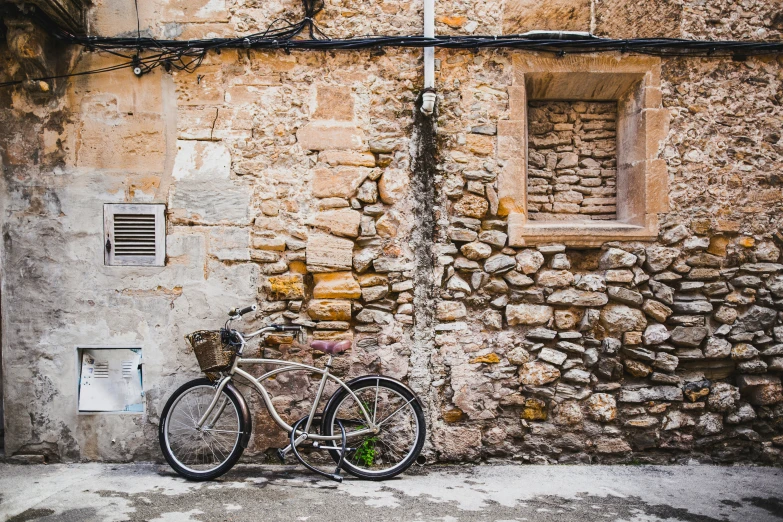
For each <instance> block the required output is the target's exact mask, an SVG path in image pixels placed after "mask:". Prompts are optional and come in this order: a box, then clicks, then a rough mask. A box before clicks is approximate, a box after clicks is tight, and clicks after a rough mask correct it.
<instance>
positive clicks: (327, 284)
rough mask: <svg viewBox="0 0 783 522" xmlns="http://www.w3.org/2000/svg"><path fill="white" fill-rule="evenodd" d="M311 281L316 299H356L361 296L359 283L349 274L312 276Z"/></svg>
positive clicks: (336, 273) (338, 273)
mask: <svg viewBox="0 0 783 522" xmlns="http://www.w3.org/2000/svg"><path fill="white" fill-rule="evenodd" d="M313 281H314V286H313V297H314V298H316V299H358V298H360V297H361V296H362V289H361V287H360V286H359V282H358V281H357V280H356V278H354V276H353V273H351V272H331V273H322V274H314V275H313Z"/></svg>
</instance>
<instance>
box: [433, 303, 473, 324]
mask: <svg viewBox="0 0 783 522" xmlns="http://www.w3.org/2000/svg"><path fill="white" fill-rule="evenodd" d="M467 315H468V312H467V309H466V308H465V304H464V303H462V302H460V301H440V302H439V303H438V304H437V306H436V308H435V317H436V318H437V319H438V321H456V320H457V319H464V318H465V317H467Z"/></svg>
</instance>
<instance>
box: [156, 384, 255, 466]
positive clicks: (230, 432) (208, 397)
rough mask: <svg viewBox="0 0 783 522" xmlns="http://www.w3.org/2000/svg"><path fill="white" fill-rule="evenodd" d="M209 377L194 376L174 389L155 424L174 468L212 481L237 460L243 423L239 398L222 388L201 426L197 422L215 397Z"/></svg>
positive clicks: (243, 428) (162, 446) (164, 454)
mask: <svg viewBox="0 0 783 522" xmlns="http://www.w3.org/2000/svg"><path fill="white" fill-rule="evenodd" d="M215 392H216V390H215V387H214V385H213V384H212V383H211V382H210V381H209V380H208V379H196V380H193V381H190V382H188V383H186V384H184V385H182V386H181V387H180V388H179V389H178V390H177V391H175V392H174V393H173V394H172V396H171V398H169V400H168V402H167V403H166V407H165V408H163V413H162V414H161V417H160V425H159V427H158V435H159V437H158V438H159V440H160V449H161V450H162V451H163V456H164V457H165V458H166V461H167V462H168V463H169V465H171V467H172V468H174V471H176V472H177V473H179V474H180V475H181V476H183V477H185V478H186V479H188V480H211V479H214V478H217V477H219V476H220V475H222V474H224V473H225V472H227V471H228V470H230V469H231V467H232V466H233V465H234V464H235V463H236V462H237V460H239V457H240V456H241V455H242V452H243V451H244V447H243V446H242V444H241V439H242V434H243V433H244V432H245V429H246V426H245V421H244V418H243V416H242V414H241V407H240V403H239V398H237V396H236V395H235V394H234V393H230V392H229V391H228V390H226V389H224V390H223V391H222V392H221V394H220V397H219V398H218V402H217V405H216V406H215V409H214V410H213V411H212V413H211V414H210V416H209V417H208V418H207V421H206V422H205V423H204V425H203V426H202V427H201V428H197V427H196V424H197V423H198V420H199V419H200V418H201V416H202V415H203V414H204V412H205V411H206V410H207V408H208V406H209V405H210V403H211V402H212V399H213V398H214V397H215Z"/></svg>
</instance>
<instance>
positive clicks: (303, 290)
mask: <svg viewBox="0 0 783 522" xmlns="http://www.w3.org/2000/svg"><path fill="white" fill-rule="evenodd" d="M299 10H300V7H299V4H298V2H295V1H293V0H275V1H272V2H253V1H244V0H172V1H170V2H162V1H152V0H150V1H144V2H139V20H140V25H141V30H142V31H143V32H144V33H145V34H149V35H152V36H155V37H160V38H162V37H167V38H181V39H187V38H206V37H212V36H228V35H236V34H245V33H248V32H257V31H260V30H263V29H264V28H266V26H267V25H268V24H269V23H270V22H271V21H272V20H274V19H275V18H278V17H281V16H282V17H290V18H291V19H298V18H299V17H300V16H301V12H300V11H299ZM436 15H437V16H436V18H437V29H436V30H437V32H438V33H439V34H457V35H459V34H502V33H505V34H512V33H522V32H525V31H527V30H532V29H554V30H580V31H591V32H593V33H594V34H598V35H606V36H612V37H635V36H673V37H682V38H699V39H705V38H733V39H759V40H760V39H780V38H781V35H782V33H783V14H782V13H781V11H780V6H779V4H775V3H773V2H766V1H762V0H745V1H742V2H733V1H727V0H708V1H703V0H698V1H695V0H684V1H682V2H668V1H663V0H656V1H650V2H643V3H639V2H628V1H625V0H612V1H608V0H607V1H604V0H601V1H598V0H559V1H557V2H549V3H546V4H541V3H539V2H531V1H528V0H506V1H500V0H490V1H481V2H479V1H476V2H469V1H462V2H445V1H443V2H437V13H436ZM88 18H89V27H90V30H91V31H92V32H94V33H95V34H101V35H112V36H113V35H126V36H127V35H132V36H135V34H136V13H135V10H134V8H133V4H132V3H128V2H121V3H117V2H112V1H109V0H102V1H96V2H95V3H94V4H93V6H92V7H91V9H90V10H89V12H88ZM316 22H317V23H318V24H319V26H320V27H321V28H322V29H323V30H324V31H325V32H326V33H327V34H329V35H330V36H333V37H351V36H356V35H363V34H387V35H392V34H419V33H420V32H421V5H420V3H419V2H417V1H407V0H386V1H377V2H357V1H354V0H344V1H337V0H327V2H325V8H324V9H323V11H321V13H319V15H318V17H317V20H316ZM6 25H7V26H9V27H10V25H9V23H8V22H6ZM14 27H18V26H14ZM14 31H16V29H14ZM12 34H17V33H16V32H13V31H10V30H9V31H6V36H9V35H12ZM41 38H43V37H41ZM9 40H12V41H9V43H8V44H6V43H0V61H2V66H1V67H0V81H5V80H8V79H16V78H19V77H22V76H23V75H24V74H26V71H31V70H33V71H34V70H40V68H46V67H50V65H51V64H49V63H48V62H47V60H48V59H50V58H47V57H51V56H52V55H43V54H38V55H36V54H35V52H32V53H26V52H20V50H21V47H20V46H21V43H20V42H22V40H20V39H18V38H10V39H9ZM28 41H29V40H28ZM44 47H45V46H41V47H40V48H41V49H43V48H44ZM66 51H67V52H66ZM60 52H61V55H58V57H57V60H59V61H58V63H59V64H60V65H62V64H63V63H65V62H62V60H66V59H67V60H70V62H69V63H72V64H73V70H86V69H90V68H98V67H105V66H110V65H113V64H117V63H119V62H120V59H119V58H116V57H112V56H109V55H105V54H101V53H90V52H86V51H83V50H78V49H73V50H60ZM436 58H437V67H438V69H437V75H436V84H437V88H438V111H437V115H436V118H437V119H436V121H435V125H434V131H435V138H433V140H435V141H430V142H429V143H430V145H426V146H422V143H421V139H426V137H427V136H430V135H431V133H430V131H431V130H433V129H429V130H427V129H426V128H425V127H426V126H425V125H424V124H422V122H421V121H420V120H419V121H418V122H417V123H414V115H413V111H414V110H416V109H415V103H416V100H417V98H418V96H419V93H420V90H421V86H422V68H421V51H420V50H399V49H385V50H383V51H361V52H358V51H357V52H353V51H340V52H331V51H329V52H326V51H325V52H320V51H318V52H315V51H312V52H292V53H290V54H287V53H285V52H283V51H279V52H274V51H264V52H261V51H255V50H239V51H237V50H224V51H223V52H222V53H221V54H216V53H210V54H208V55H207V57H206V59H205V60H204V63H203V64H202V65H201V66H200V67H199V68H198V69H197V70H196V72H194V73H185V72H173V73H168V72H166V71H164V70H162V69H156V70H155V71H154V72H152V73H150V74H147V75H144V76H142V77H141V78H136V77H134V76H132V74H131V73H130V72H129V71H127V70H120V71H114V72H109V73H104V74H97V75H92V76H77V77H72V78H70V79H67V80H66V79H61V80H57V81H56V82H52V85H51V89H50V91H49V92H47V93H42V92H37V93H36V92H30V91H29V90H26V89H25V88H23V87H18V88H10V89H9V88H4V89H0V106H2V108H3V110H1V111H0V123H2V127H3V129H4V132H3V133H2V135H0V165H2V173H3V176H2V190H0V194H1V196H0V202H1V203H0V205H1V206H0V210H1V211H2V223H3V224H2V227H3V230H2V233H3V242H2V257H1V258H0V259H1V262H2V273H1V274H0V275H1V277H2V360H3V379H2V383H3V402H4V406H5V414H4V424H5V450H6V454H7V455H9V456H24V455H28V456H29V455H44V456H45V457H46V458H48V459H50V460H63V461H81V460H105V461H130V460H158V459H160V454H159V450H158V448H157V423H158V419H159V413H160V411H161V409H162V407H163V405H164V404H165V401H166V399H167V397H168V395H169V394H170V393H171V392H172V391H173V390H174V389H175V388H176V387H177V386H178V385H179V384H181V383H183V382H185V381H187V380H189V379H191V378H194V377H196V376H197V375H198V368H197V366H196V361H195V358H194V357H193V354H192V353H190V352H189V350H188V348H187V346H186V344H185V342H184V341H183V339H182V336H183V335H184V334H186V333H189V332H191V331H194V330H197V329H203V328H217V327H219V326H220V325H221V324H222V321H223V320H224V316H225V315H224V314H225V312H226V310H227V309H228V308H229V307H232V306H237V305H247V304H249V303H253V302H257V303H258V304H259V308H260V310H259V313H258V314H257V315H256V316H255V317H253V318H251V319H250V320H249V324H248V325H247V328H250V327H255V326H261V325H264V324H267V323H271V322H291V323H296V324H302V325H305V326H307V328H308V333H309V336H310V338H311V339H350V340H351V341H352V342H353V348H352V350H351V352H350V353H348V354H346V355H344V356H341V357H340V358H338V363H337V366H336V369H337V371H338V372H339V374H340V375H344V376H346V377H349V376H355V375H361V374H366V373H372V372H380V373H384V374H388V375H390V376H393V377H396V378H399V379H402V380H404V381H406V382H409V383H410V384H411V385H412V386H414V388H415V389H416V391H417V392H418V393H419V394H420V395H421V396H422V398H423V400H424V402H425V404H426V409H427V415H428V423H429V426H428V427H429V434H430V436H429V440H428V442H427V445H426V447H425V455H426V456H427V458H428V459H430V460H431V461H474V460H479V459H487V458H502V459H515V460H520V461H524V462H540V463H543V462H549V463H557V462H560V463H574V462H579V463H588V462H658V463H669V462H684V461H689V460H691V459H697V460H701V461H705V462H718V463H731V462H737V461H752V462H758V463H766V464H780V463H781V461H782V460H783V387H782V386H781V373H783V258H781V248H783V177H781V168H782V167H783V141H781V130H780V129H781V122H782V112H781V102H782V101H783V99H782V97H781V92H783V91H781V83H782V82H783V68H782V67H781V66H782V65H783V58H782V57H780V56H777V57H775V56H771V57H757V58H747V59H737V60H731V59H728V58H718V57H711V58H671V57H663V58H648V57H637V56H633V55H627V54H621V53H617V54H611V55H601V56H600V57H593V56H588V57H573V56H566V57H563V58H558V57H552V56H543V55H537V54H535V53H522V52H514V51H508V50H480V51H476V52H472V51H451V50H439V51H437V53H436ZM31 60H32V63H31ZM584 63H590V64H597V65H596V67H597V66H598V65H600V66H601V67H603V69H601V71H598V70H583V71H581V72H582V73H591V74H583V75H582V76H579V77H575V76H574V72H573V70H578V68H579V67H580V64H584ZM542 67H543V68H544V69H546V68H547V67H549V68H551V69H552V70H553V71H555V72H556V73H557V74H553V75H548V74H547V71H546V70H543V71H542V70H541V68H542ZM531 71H534V72H533V73H531ZM602 71H603V72H602ZM607 71H608V72H607ZM586 85H589V86H590V89H591V90H590V92H587V90H586V89H585V86H586ZM542 93H543V94H542ZM591 93H592V94H591ZM539 95H541V96H539ZM542 96H543V97H542ZM564 96H565V97H564ZM588 116H590V117H588ZM572 119H573V121H572ZM561 120H565V121H561ZM550 125H551V133H550V131H549V128H550V127H549V126H550ZM563 125H565V126H563ZM569 125H570V126H569ZM556 126H557V127H556ZM558 133H562V134H558ZM561 135H562V136H563V139H564V140H566V139H567V140H568V141H569V142H570V143H569V144H567V143H565V141H564V142H563V143H560V142H557V143H555V142H553V143H548V142H546V141H545V140H547V139H548V137H549V136H558V138H557V139H560V138H559V136H561ZM634 136H635V137H634ZM433 147H434V150H433ZM562 147H572V150H566V149H565V148H562ZM427 180H430V183H429V184H425V185H422V183H423V182H424V181H427ZM424 189H427V190H424ZM544 196H545V197H546V200H544ZM104 203H163V204H165V205H166V215H167V227H166V255H167V258H166V264H165V266H163V267H115V266H105V265H104V262H103V259H104V257H103V248H104V246H103V204H104ZM549 205H551V208H550V206H549ZM427 216H432V217H431V219H430V218H428V217H427ZM563 216H571V219H564V218H563ZM574 216H576V217H574ZM595 218H599V219H595ZM425 220H426V221H427V222H426V223H425V222H422V221H425ZM512 222H516V223H519V222H523V223H525V227H527V228H523V229H522V230H523V232H522V233H521V236H514V238H513V241H512V238H511V234H510V224H511V223H512ZM540 223H542V224H543V226H550V227H554V228H551V229H550V228H547V229H546V230H551V231H552V232H551V234H550V235H548V236H547V237H545V238H544V239H543V240H542V239H541V238H540V237H539V238H535V240H534V238H533V237H532V236H526V235H525V234H527V232H526V231H527V230H528V228H529V227H530V226H533V225H537V224H540ZM585 223H587V224H585ZM591 223H592V224H591ZM596 223H597V224H596ZM531 224H532V225H531ZM427 227H434V232H433V234H432V235H433V237H432V239H431V240H430V238H429V235H428V234H429V233H428V232H427V231H426V230H425V229H427ZM596 227H599V228H596ZM534 229H535V227H534V226H533V228H530V230H534ZM640 231H641V232H640ZM596 234H598V235H596ZM634 234H636V236H635V235H634ZM599 235H600V238H602V239H600V240H591V238H596V237H599ZM637 236H638V237H637ZM629 237H630V238H631V239H628V238H629ZM84 345H103V346H139V347H141V348H142V350H143V356H144V388H145V411H144V413H143V414H117V415H103V414H91V415H84V414H79V413H78V407H77V382H76V379H77V377H76V375H77V364H78V363H77V358H76V347H78V346H84ZM262 348H263V350H265V352H266V354H267V355H274V356H277V357H284V358H291V359H296V360H301V361H306V362H313V363H314V364H315V365H319V364H320V365H322V364H323V359H319V358H318V357H317V354H313V353H311V351H310V350H307V349H303V348H302V347H300V346H297V345H296V344H294V343H292V339H291V338H290V337H287V336H275V337H273V338H270V339H269V341H268V343H267V345H266V346H264V347H260V348H259V349H262ZM316 383H317V381H314V380H313V379H312V378H311V377H310V376H309V375H297V376H288V375H281V376H279V377H278V378H277V379H276V380H275V381H274V383H273V385H272V389H271V391H272V394H273V396H274V399H273V400H274V403H275V405H276V407H277V408H278V411H280V412H281V413H282V414H284V416H285V417H286V418H287V419H289V420H293V419H298V418H299V417H301V416H303V415H304V414H305V412H306V411H307V410H308V406H309V404H308V403H307V401H306V397H309V396H310V393H311V391H312V389H313V387H314V386H315V385H316ZM243 393H246V395H247V396H248V398H250V390H247V389H243ZM253 405H254V406H255V407H256V409H255V411H256V418H255V419H254V437H253V439H252V441H251V445H250V447H249V449H248V452H247V453H246V455H247V458H249V459H251V460H252V459H253V458H255V459H257V460H262V459H264V458H265V456H266V454H267V451H269V450H270V448H275V447H279V446H281V445H285V437H284V436H283V435H282V434H281V433H279V432H278V430H277V428H276V426H275V425H274V424H273V423H272V422H271V420H270V419H269V417H268V416H267V414H266V413H265V412H264V411H263V408H262V407H260V404H258V402H257V401H255V400H254V404H253Z"/></svg>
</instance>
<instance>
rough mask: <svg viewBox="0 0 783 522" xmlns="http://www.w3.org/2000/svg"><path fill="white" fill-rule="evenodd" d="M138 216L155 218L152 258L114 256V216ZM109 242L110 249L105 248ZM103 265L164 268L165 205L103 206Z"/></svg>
mask: <svg viewBox="0 0 783 522" xmlns="http://www.w3.org/2000/svg"><path fill="white" fill-rule="evenodd" d="M116 214H140V215H154V216H155V255H154V256H121V257H117V256H115V251H116V250H115V248H114V246H115V244H116V242H115V240H114V216H115V215H116ZM107 241H111V245H112V248H111V249H110V250H109V249H107V248H106V242H107ZM103 264H104V265H105V266H165V265H166V205H164V204H163V203H104V204H103Z"/></svg>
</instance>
